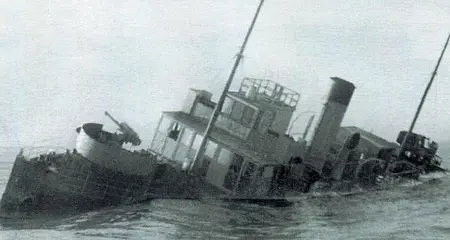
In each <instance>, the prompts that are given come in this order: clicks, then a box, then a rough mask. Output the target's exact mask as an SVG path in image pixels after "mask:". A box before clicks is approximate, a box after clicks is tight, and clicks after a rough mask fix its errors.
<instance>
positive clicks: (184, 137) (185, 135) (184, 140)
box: [180, 128, 195, 146]
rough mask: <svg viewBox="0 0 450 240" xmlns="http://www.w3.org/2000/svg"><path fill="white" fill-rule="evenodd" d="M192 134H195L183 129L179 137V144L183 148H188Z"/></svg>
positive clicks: (190, 130)
mask: <svg viewBox="0 0 450 240" xmlns="http://www.w3.org/2000/svg"><path fill="white" fill-rule="evenodd" d="M194 134H195V132H194V131H193V130H192V129H189V128H185V129H184V132H183V135H181V140H180V142H181V143H182V144H183V145H185V146H189V144H190V143H191V140H192V138H193V137H194Z"/></svg>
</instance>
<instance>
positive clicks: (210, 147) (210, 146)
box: [205, 140, 217, 158]
mask: <svg viewBox="0 0 450 240" xmlns="http://www.w3.org/2000/svg"><path fill="white" fill-rule="evenodd" d="M216 150H217V143H215V142H213V141H210V140H208V143H207V145H206V151H205V155H206V156H208V157H210V158H214V154H215V153H216Z"/></svg>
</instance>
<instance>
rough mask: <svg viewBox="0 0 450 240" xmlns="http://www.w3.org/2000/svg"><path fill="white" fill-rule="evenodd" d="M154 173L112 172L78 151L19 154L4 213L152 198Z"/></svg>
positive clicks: (0, 205) (86, 207)
mask: <svg viewBox="0 0 450 240" xmlns="http://www.w3.org/2000/svg"><path fill="white" fill-rule="evenodd" d="M151 177H152V176H151V175H147V176H138V175H128V174H124V173H121V172H117V171H111V170H109V169H107V168H104V167H102V166H100V165H98V164H95V163H93V162H91V161H89V160H88V159H86V158H84V157H82V156H81V155H80V154H78V153H68V152H67V153H65V154H45V155H41V156H40V157H36V158H32V159H27V158H26V157H24V156H23V155H22V154H19V155H18V156H17V158H16V160H15V163H14V166H13V169H12V171H11V175H10V177H9V180H8V183H7V186H6V189H5V191H4V193H3V196H2V199H1V201H0V211H2V212H4V213H5V212H9V213H11V212H27V213H31V212H39V211H59V210H61V211H68V210H76V211H85V210H90V209H95V208H98V207H105V206H110V205H118V204H127V203H133V202H140V201H144V200H147V199H150V198H152V196H151V195H149V194H148V192H147V190H148V189H149V185H150V182H151Z"/></svg>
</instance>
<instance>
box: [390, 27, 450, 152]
mask: <svg viewBox="0 0 450 240" xmlns="http://www.w3.org/2000/svg"><path fill="white" fill-rule="evenodd" d="M449 40H450V34H449V35H448V37H447V41H446V42H445V45H444V49H442V52H441V56H440V57H439V60H438V62H437V64H436V67H435V68H434V71H433V73H432V75H431V79H430V81H429V82H428V85H427V87H426V89H425V92H424V93H423V95H422V100H421V101H420V104H419V107H418V108H417V110H416V114H415V115H414V118H413V121H412V122H411V126H410V127H409V130H408V132H407V133H406V135H405V137H404V138H403V140H402V144H401V145H400V153H401V152H402V151H403V149H404V147H405V143H406V139H407V138H408V136H409V135H410V134H411V132H412V131H413V129H414V125H416V121H417V118H418V117H419V114H420V111H421V110H422V106H423V103H424V102H425V98H426V97H427V94H428V91H429V90H430V87H431V84H433V81H434V77H435V76H436V74H437V70H438V68H439V65H440V64H441V60H442V56H444V52H445V49H446V48H447V45H448V42H449ZM400 153H399V154H398V155H399V156H397V157H398V158H399V157H400Z"/></svg>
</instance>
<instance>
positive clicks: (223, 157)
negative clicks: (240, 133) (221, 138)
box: [217, 148, 233, 166]
mask: <svg viewBox="0 0 450 240" xmlns="http://www.w3.org/2000/svg"><path fill="white" fill-rule="evenodd" d="M232 157H233V153H232V152H231V151H230V150H228V149H226V148H222V149H221V150H220V154H219V159H218V160H217V162H218V163H220V164H223V165H226V166H227V165H230V163H231V158H232Z"/></svg>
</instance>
